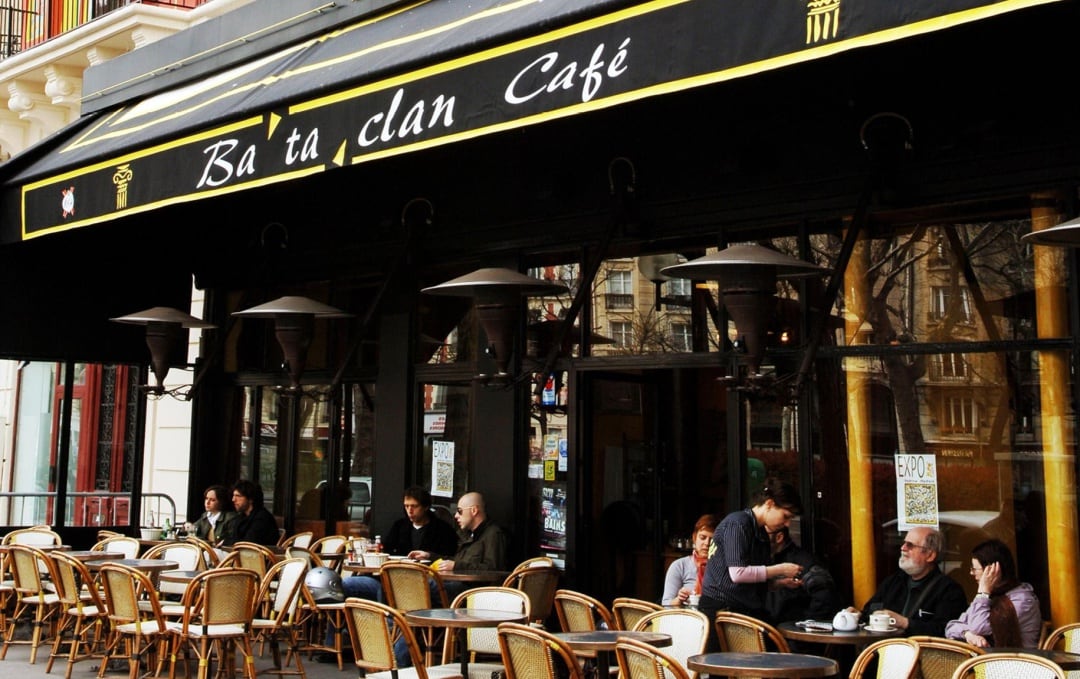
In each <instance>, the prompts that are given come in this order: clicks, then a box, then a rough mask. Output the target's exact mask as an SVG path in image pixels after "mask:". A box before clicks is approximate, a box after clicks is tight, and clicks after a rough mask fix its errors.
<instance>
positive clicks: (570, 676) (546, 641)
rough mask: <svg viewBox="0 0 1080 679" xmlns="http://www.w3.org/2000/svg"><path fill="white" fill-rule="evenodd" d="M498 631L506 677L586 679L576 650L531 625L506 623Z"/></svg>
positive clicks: (511, 678) (519, 678)
mask: <svg viewBox="0 0 1080 679" xmlns="http://www.w3.org/2000/svg"><path fill="white" fill-rule="evenodd" d="M496 634H497V635H498V639H499V650H500V651H501V652H502V659H503V665H504V666H505V667H506V679H561V678H562V677H566V679H584V675H583V674H582V671H581V667H580V665H578V661H577V658H576V657H575V656H574V651H573V649H571V648H570V646H569V645H567V643H566V642H565V641H563V640H562V639H560V638H558V637H556V636H554V635H552V634H550V633H548V632H545V631H544V630H541V629H537V628H535V627H532V626H530V625H518V624H515V623H512V622H504V623H502V624H501V625H499V627H498V629H497V631H496Z"/></svg>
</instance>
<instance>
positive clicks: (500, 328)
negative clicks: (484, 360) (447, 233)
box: [421, 267, 568, 386]
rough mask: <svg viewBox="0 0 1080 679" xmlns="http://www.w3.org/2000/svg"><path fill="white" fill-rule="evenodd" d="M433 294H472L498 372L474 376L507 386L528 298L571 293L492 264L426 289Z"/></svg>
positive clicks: (483, 381) (549, 282)
mask: <svg viewBox="0 0 1080 679" xmlns="http://www.w3.org/2000/svg"><path fill="white" fill-rule="evenodd" d="M421 292H424V293H426V294H429V295H450V296H456V297H471V298H472V299H473V306H474V307H475V309H476V317H477V320H478V321H479V322H480V325H481V327H483V328H484V333H485V334H486V335H487V340H488V346H487V347H485V349H484V351H485V353H486V354H488V355H489V356H490V357H491V358H492V359H494V361H495V373H494V374H491V375H488V374H484V373H481V374H479V375H477V376H476V377H474V378H473V379H475V380H476V381H478V382H482V383H483V384H485V385H490V386H505V385H507V384H510V382H511V381H512V379H513V378H512V375H511V374H510V369H509V366H510V356H511V355H512V354H513V351H514V346H515V344H516V343H515V341H514V340H515V336H516V334H517V333H516V332H515V331H516V329H517V325H518V318H519V316H520V313H521V305H522V300H523V299H524V298H525V297H535V296H551V295H560V294H564V293H566V292H568V289H567V287H566V286H565V285H563V284H562V283H553V282H551V281H545V280H541V279H539V278H533V277H532V276H526V275H525V274H522V273H518V272H517V271H513V270H511V269H503V268H497V267H489V268H483V269H477V270H476V271H473V272H472V273H469V274H465V275H464V276H459V277H458V278H454V279H453V280H449V281H446V282H445V283H440V284H439V285H433V286H431V287H428V288H424V289H423V290H422V291H421Z"/></svg>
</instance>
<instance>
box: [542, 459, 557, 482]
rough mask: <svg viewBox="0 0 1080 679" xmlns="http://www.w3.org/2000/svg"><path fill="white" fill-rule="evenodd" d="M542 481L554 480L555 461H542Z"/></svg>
mask: <svg viewBox="0 0 1080 679" xmlns="http://www.w3.org/2000/svg"><path fill="white" fill-rule="evenodd" d="M544 480H545V481H554V480H555V460H544Z"/></svg>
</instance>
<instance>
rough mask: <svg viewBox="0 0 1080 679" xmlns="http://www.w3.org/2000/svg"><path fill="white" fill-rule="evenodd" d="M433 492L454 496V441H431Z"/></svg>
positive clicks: (438, 495)
mask: <svg viewBox="0 0 1080 679" xmlns="http://www.w3.org/2000/svg"><path fill="white" fill-rule="evenodd" d="M431 494H432V495H433V496H436V497H453V496H454V442H453V441H432V442H431Z"/></svg>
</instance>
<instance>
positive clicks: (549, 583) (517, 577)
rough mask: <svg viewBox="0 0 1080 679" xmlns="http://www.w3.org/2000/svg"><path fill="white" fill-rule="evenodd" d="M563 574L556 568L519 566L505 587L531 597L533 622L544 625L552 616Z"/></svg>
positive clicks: (507, 580) (505, 583)
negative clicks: (518, 590)
mask: <svg viewBox="0 0 1080 679" xmlns="http://www.w3.org/2000/svg"><path fill="white" fill-rule="evenodd" d="M561 576H562V572H561V571H560V570H559V569H558V568H556V567H555V566H524V567H522V566H518V567H517V568H515V569H514V572H513V573H511V574H510V575H509V576H507V578H506V580H504V581H503V587H513V588H515V589H520V590H521V591H522V592H525V594H526V595H527V596H528V597H529V604H530V610H531V613H530V614H529V616H530V619H531V620H532V622H535V623H540V624H543V623H544V621H545V620H547V619H548V617H549V616H550V615H551V609H552V607H553V606H554V604H555V592H557V591H558V589H559V578H560V577H561Z"/></svg>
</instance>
